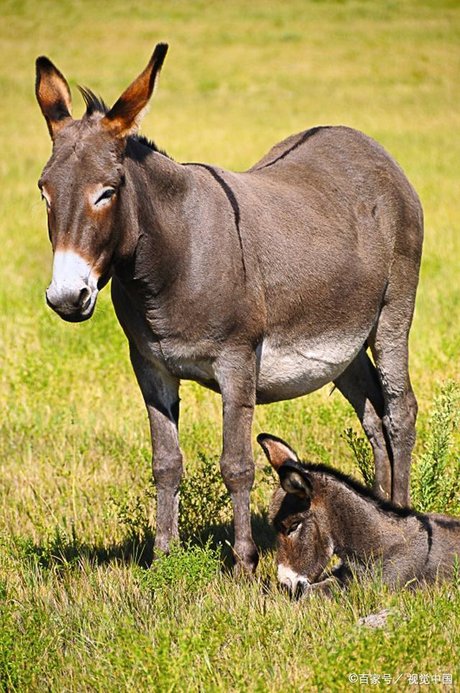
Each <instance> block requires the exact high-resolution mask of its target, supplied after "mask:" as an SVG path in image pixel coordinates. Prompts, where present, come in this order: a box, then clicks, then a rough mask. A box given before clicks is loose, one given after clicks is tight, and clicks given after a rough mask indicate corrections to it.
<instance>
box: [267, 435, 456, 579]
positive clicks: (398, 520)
mask: <svg viewBox="0 0 460 693" xmlns="http://www.w3.org/2000/svg"><path fill="white" fill-rule="evenodd" d="M257 440H258V442H259V443H260V445H261V446H262V448H263V450H264V452H265V454H266V456H267V457H268V460H269V461H270V463H271V465H272V466H273V467H274V469H275V470H276V471H277V472H278V475H279V478H280V487H279V488H277V489H276V491H275V492H274V494H273V497H272V500H271V503H270V518H271V520H272V522H273V524H274V527H275V529H276V533H277V563H278V578H279V580H280V582H281V583H282V584H284V585H285V586H287V587H288V588H289V589H290V590H291V592H293V593H298V592H301V591H302V592H303V591H305V590H309V591H310V590H318V589H319V590H327V589H329V587H330V586H331V584H333V583H334V582H339V583H344V582H345V581H346V580H347V579H348V578H349V577H350V575H351V571H350V567H351V566H352V565H356V566H357V567H358V568H359V567H360V566H361V567H362V566H368V565H370V566H372V565H374V564H375V563H379V564H380V565H381V568H382V577H383V581H384V582H385V583H386V584H388V585H390V586H391V587H398V586H404V585H407V583H409V582H430V581H433V580H435V579H437V578H449V577H451V576H452V574H453V571H454V566H455V562H456V560H458V559H460V519H455V518H451V517H448V516H446V515H436V514H433V513H430V514H420V513H416V512H415V511H413V510H411V509H401V508H398V507H396V506H394V505H392V504H390V503H386V502H384V501H381V500H379V499H377V498H376V497H375V496H374V495H373V494H372V492H371V491H370V490H368V489H367V488H366V487H364V486H362V485H361V484H359V483H357V482H355V481H354V480H352V479H350V478H349V477H347V476H345V475H343V474H341V473H340V472H338V471H336V470H334V469H331V468H329V467H324V466H321V465H312V464H302V463H300V461H299V458H298V457H297V455H296V453H295V452H294V451H293V450H292V449H291V448H290V447H289V446H288V445H287V444H286V443H285V442H284V441H282V440H281V439H279V438H276V437H275V436H271V435H268V434H266V433H262V434H260V435H259V436H258V438H257ZM333 555H336V556H338V557H339V558H340V559H341V560H342V565H341V566H340V567H339V568H338V569H337V570H336V571H335V572H334V573H333V576H331V577H324V576H323V571H324V570H325V568H326V566H327V564H328V563H329V560H330V559H331V557H332V556H333Z"/></svg>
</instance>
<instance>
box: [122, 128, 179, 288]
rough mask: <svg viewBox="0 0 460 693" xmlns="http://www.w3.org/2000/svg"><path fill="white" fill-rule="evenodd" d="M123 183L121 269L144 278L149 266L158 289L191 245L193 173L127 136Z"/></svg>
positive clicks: (123, 273)
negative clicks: (186, 211)
mask: <svg viewBox="0 0 460 693" xmlns="http://www.w3.org/2000/svg"><path fill="white" fill-rule="evenodd" d="M124 164H125V166H124V168H125V189H124V191H123V193H124V194H123V201H122V205H121V209H120V215H119V237H120V241H119V247H118V269H117V274H118V276H119V278H120V279H121V280H122V281H123V279H124V278H126V277H129V278H130V279H132V278H136V277H137V278H140V279H142V274H143V272H144V271H146V267H145V266H144V264H145V259H146V258H147V257H148V266H149V277H148V280H149V282H152V280H154V283H155V286H152V287H151V288H152V290H153V292H154V293H158V292H159V291H160V290H161V287H162V286H163V285H164V284H166V283H169V282H171V281H172V279H173V278H172V277H171V274H174V272H177V271H178V262H179V259H180V255H181V254H182V253H183V252H184V247H186V246H187V225H186V223H185V219H186V215H185V214H183V213H181V212H182V211H183V207H184V206H185V200H186V197H187V190H188V187H189V185H188V179H189V174H188V171H187V169H186V167H184V166H182V165H180V164H177V163H176V162H174V161H173V160H172V159H169V158H168V157H167V156H166V155H164V154H162V153H160V152H158V151H156V150H154V149H152V148H151V147H149V146H148V145H146V144H144V143H143V142H142V141H138V140H136V139H129V140H128V143H127V147H126V152H125V159H124Z"/></svg>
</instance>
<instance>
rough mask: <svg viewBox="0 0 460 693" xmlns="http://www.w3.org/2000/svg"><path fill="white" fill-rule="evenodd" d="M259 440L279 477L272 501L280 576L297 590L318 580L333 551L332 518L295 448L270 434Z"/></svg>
mask: <svg viewBox="0 0 460 693" xmlns="http://www.w3.org/2000/svg"><path fill="white" fill-rule="evenodd" d="M257 441H258V442H259V444H260V445H261V447H262V449H263V451H264V452H265V454H266V456H267V458H268V460H269V462H270V464H271V465H272V466H273V468H274V469H275V470H276V471H277V473H278V475H279V480H280V486H279V488H277V489H276V491H275V492H274V494H273V497H272V499H271V502H270V519H271V520H272V522H273V525H274V527H275V530H276V540H277V564H278V579H279V581H280V582H281V583H282V584H283V585H284V586H286V587H288V588H289V590H290V591H291V592H293V593H295V592H298V591H302V590H303V589H305V588H306V587H308V585H309V584H311V583H313V582H317V581H318V579H319V578H320V577H321V574H322V573H323V571H324V569H325V568H326V566H327V564H328V562H329V559H330V558H331V556H332V554H333V550H334V549H333V544H332V540H331V534H330V528H329V520H328V516H327V512H326V508H325V505H324V504H323V502H322V497H321V491H320V489H319V488H317V486H318V483H317V481H315V479H314V477H313V475H312V474H310V473H309V472H308V470H307V469H306V468H305V467H304V466H303V465H302V464H301V463H300V462H299V458H298V457H297V455H296V453H295V452H294V450H292V449H291V448H290V447H289V446H288V445H287V443H285V442H284V441H283V440H281V439H280V438H276V437H275V436H271V435H269V434H267V433H261V434H260V435H259V436H258V437H257Z"/></svg>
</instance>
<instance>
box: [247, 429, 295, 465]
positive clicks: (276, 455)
mask: <svg viewBox="0 0 460 693" xmlns="http://www.w3.org/2000/svg"><path fill="white" fill-rule="evenodd" d="M257 442H258V443H259V445H260V447H261V448H262V450H263V451H264V453H265V455H266V457H267V459H268V461H269V462H270V464H271V466H272V467H273V468H274V469H276V471H278V470H279V468H280V467H281V465H282V464H284V463H285V462H287V460H295V461H297V462H298V461H299V458H298V457H297V453H296V452H294V450H293V449H292V448H291V447H289V445H288V444H287V443H285V442H284V440H282V438H278V437H277V436H272V435H271V434H270V433H259V435H258V436H257Z"/></svg>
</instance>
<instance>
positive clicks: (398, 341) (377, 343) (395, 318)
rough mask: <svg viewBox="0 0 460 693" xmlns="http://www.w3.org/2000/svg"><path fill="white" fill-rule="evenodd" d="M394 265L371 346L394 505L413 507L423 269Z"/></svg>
mask: <svg viewBox="0 0 460 693" xmlns="http://www.w3.org/2000/svg"><path fill="white" fill-rule="evenodd" d="M398 260H399V261H398V264H396V263H394V265H393V269H392V276H391V277H390V282H389V285H388V288H387V291H386V294H385V301H384V305H383V307H382V310H381V312H380V315H379V318H378V321H377V324H376V326H375V328H374V329H373V331H372V333H371V335H370V337H369V340H368V341H369V346H370V348H371V350H372V354H373V356H374V361H375V365H376V368H377V371H378V374H379V378H380V382H381V384H382V392H383V398H384V409H385V413H384V417H383V425H384V427H385V432H386V436H387V439H388V441H389V445H390V446H391V460H392V489H391V500H392V501H393V502H394V503H396V504H397V505H400V506H407V505H409V495H410V494H409V483H410V465H411V455H412V449H413V447H414V443H415V422H416V419H417V400H416V399H415V395H414V392H413V390H412V386H411V382H410V378H409V348H408V347H409V344H408V341H409V330H410V326H411V323H412V315H413V311H414V302H415V291H416V288H417V280H418V264H417V263H416V262H415V260H414V259H413V260H409V259H407V258H404V257H400V258H398Z"/></svg>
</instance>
